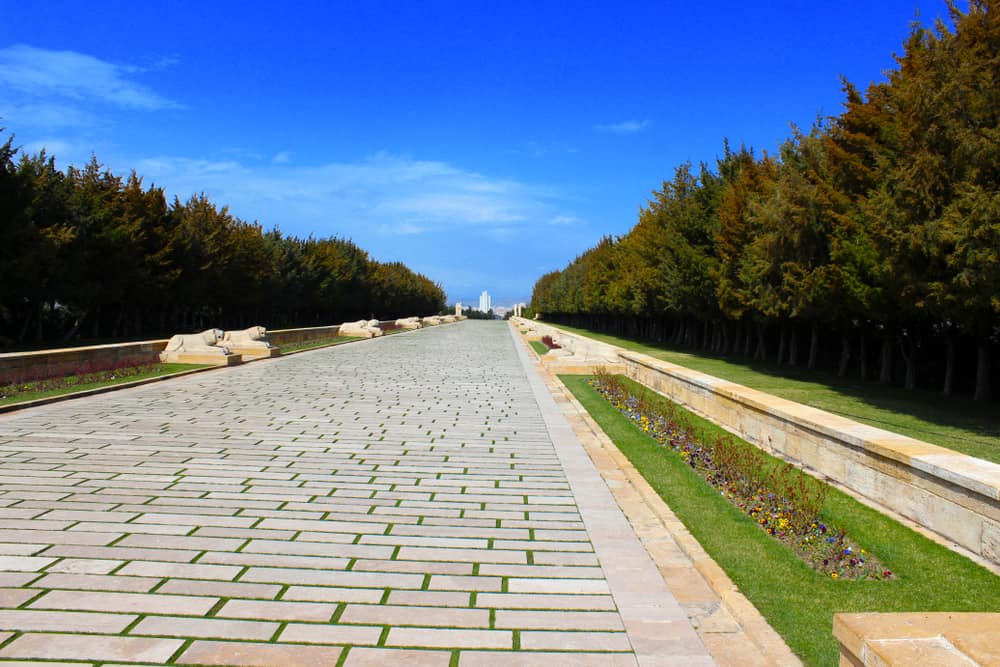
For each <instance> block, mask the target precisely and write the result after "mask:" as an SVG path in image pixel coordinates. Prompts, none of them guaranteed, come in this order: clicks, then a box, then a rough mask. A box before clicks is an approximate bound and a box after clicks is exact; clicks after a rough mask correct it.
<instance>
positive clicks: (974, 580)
mask: <svg viewBox="0 0 1000 667" xmlns="http://www.w3.org/2000/svg"><path fill="white" fill-rule="evenodd" d="M560 379H561V380H562V382H563V383H564V384H565V385H566V386H567V387H568V388H569V390H570V391H571V392H572V393H573V395H574V396H576V398H577V400H579V401H580V403H581V404H582V405H583V406H584V407H585V408H586V409H587V411H588V412H589V413H590V415H591V416H592V417H593V418H594V420H595V421H596V422H597V423H598V424H599V425H600V426H601V428H602V429H603V430H604V432H605V433H607V435H608V437H609V438H611V440H612V441H613V442H614V443H615V444H616V445H617V446H618V448H619V449H620V450H621V451H622V452H623V453H624V454H625V456H626V457H628V459H629V461H631V462H632V464H633V465H634V466H635V467H636V469H637V470H638V471H639V472H640V473H641V474H642V476H643V477H644V478H645V479H646V481H647V482H649V484H650V486H652V487H653V489H654V490H655V491H656V492H657V493H658V494H659V495H660V497H662V498H663V500H664V501H665V502H666V503H667V505H669V506H670V509H671V510H673V511H674V513H675V514H676V515H677V516H678V517H679V518H680V519H681V521H682V522H683V523H684V525H685V526H686V527H687V529H688V530H689V531H691V534H692V535H694V537H695V539H697V540H698V542H699V543H700V544H701V545H702V547H703V548H704V549H705V551H707V552H708V554H709V555H710V556H711V557H712V558H713V559H714V560H715V562H716V563H718V564H719V565H720V566H721V567H722V569H723V570H725V571H726V574H728V575H729V577H730V578H731V579H732V580H733V582H735V584H736V585H737V586H738V587H739V589H740V591H742V592H743V594H744V595H746V596H747V598H748V599H749V600H750V601H751V602H752V603H753V605H754V606H755V607H757V609H758V610H759V611H760V612H761V613H762V614H763V615H764V617H765V618H766V619H767V621H768V623H770V624H771V626H772V627H773V628H774V629H775V630H776V631H777V632H778V633H779V634H780V635H781V636H782V637H783V638H784V639H785V641H786V642H787V643H788V645H789V646H790V647H791V649H792V650H793V651H794V652H795V653H796V655H798V656H799V657H800V658H802V660H803V661H804V662H805V663H806V664H809V665H836V664H837V662H838V652H839V649H838V645H837V642H836V640H835V639H834V638H833V634H832V628H833V614H834V613H835V612H874V611H882V612H892V611H990V612H1000V577H997V576H996V575H994V574H992V573H991V572H989V571H988V570H986V569H985V568H983V567H981V566H979V565H977V564H975V563H973V562H972V561H970V560H969V559H967V558H964V557H963V556H960V555H958V554H956V553H954V552H952V551H949V550H948V549H946V548H945V547H943V546H941V545H939V544H936V543H935V542H932V541H931V540H929V539H927V538H926V537H924V536H922V535H920V534H918V533H916V532H914V531H912V530H910V529H909V528H906V527H905V526H903V525H901V524H899V523H898V522H896V521H894V520H892V519H890V518H888V517H886V516H884V515H882V514H880V513H879V512H877V511H875V510H873V509H871V508H869V507H866V506H865V505H862V504H861V503H859V502H858V501H856V500H854V499H852V498H851V497H849V496H847V495H846V494H844V493H842V492H840V491H838V490H837V489H831V490H830V493H829V494H828V496H827V500H826V504H825V505H824V507H823V511H822V516H823V518H824V519H825V520H827V521H828V522H830V523H832V524H835V525H837V526H840V527H841V528H842V529H844V530H845V531H847V533H848V534H850V535H851V536H852V537H853V538H854V539H855V540H856V541H857V542H858V543H859V544H861V545H862V546H863V547H865V548H866V549H867V550H868V551H870V552H872V553H874V554H876V555H877V556H878V557H879V558H880V559H881V560H882V562H883V563H884V564H885V565H886V567H888V568H889V569H891V570H892V571H893V573H894V574H895V575H896V578H895V579H893V580H889V581H833V580H831V579H830V578H829V577H826V576H823V575H822V574H820V573H818V572H815V571H814V570H812V569H811V568H810V567H809V566H808V565H807V564H806V563H804V562H803V561H801V560H800V559H799V558H798V557H796V555H795V553H794V552H793V551H792V550H791V548H789V547H787V546H785V545H783V544H781V543H779V542H777V541H775V540H774V539H772V538H771V537H769V536H768V535H766V534H765V533H764V532H763V531H762V530H760V529H759V528H757V526H756V525H755V524H754V522H753V520H752V519H750V518H748V517H747V516H746V515H745V514H743V513H742V512H740V511H739V510H738V509H737V508H736V507H734V506H733V505H731V504H730V503H729V502H728V501H726V500H725V499H724V498H723V497H722V496H721V495H720V494H719V493H718V492H717V491H716V490H714V489H713V488H712V487H711V486H710V485H709V484H708V483H707V482H706V481H705V480H703V479H702V478H700V477H699V476H698V475H697V474H696V473H695V472H693V471H692V470H691V469H690V468H689V466H688V465H687V464H686V463H684V462H683V461H682V460H681V458H680V457H679V456H678V455H677V454H675V453H674V452H672V451H669V450H666V449H664V448H663V447H661V446H660V445H659V444H657V442H656V441H655V440H653V439H652V438H651V437H649V436H648V435H646V434H645V433H643V432H642V430H641V429H640V428H639V427H638V426H636V425H635V424H633V423H632V422H631V421H630V420H629V419H628V418H627V417H625V416H623V415H621V414H620V413H618V411H617V410H615V409H614V407H612V406H611V405H610V404H609V403H608V402H607V401H605V400H604V398H603V397H601V396H600V395H599V394H598V393H597V392H596V391H595V390H594V389H593V388H592V387H590V386H589V385H588V384H587V381H588V380H589V379H590V377H589V376H580V375H562V376H560ZM664 400H666V399H664ZM687 416H688V418H689V419H690V420H691V422H692V424H694V426H695V429H696V431H697V432H698V433H699V435H700V436H701V437H703V438H706V439H711V440H713V441H714V439H715V437H716V436H718V435H720V434H723V433H725V432H724V431H723V430H722V429H720V428H719V427H717V426H715V425H714V424H712V423H711V422H708V421H706V420H704V419H701V418H700V417H698V416H697V415H694V414H691V413H688V415H687Z"/></svg>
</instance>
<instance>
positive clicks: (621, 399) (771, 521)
mask: <svg viewBox="0 0 1000 667" xmlns="http://www.w3.org/2000/svg"><path fill="white" fill-rule="evenodd" d="M591 386H593V387H594V388H595V389H596V390H597V391H598V393H600V394H601V395H602V396H603V397H604V398H605V399H606V400H607V401H608V402H609V403H611V405H612V406H614V408H615V409H616V410H618V412H620V413H621V414H623V415H625V416H626V417H628V418H629V419H630V420H631V421H632V422H633V423H635V424H636V425H637V426H638V427H639V428H641V429H642V430H643V431H644V432H645V433H646V434H648V435H649V436H651V437H652V438H654V439H655V440H656V441H657V442H659V443H660V444H661V445H663V446H664V447H667V448H670V449H672V450H674V451H675V452H677V453H678V455H679V456H680V457H681V459H682V460H683V461H684V462H685V463H687V464H688V465H689V466H690V467H691V469H692V470H694V471H695V472H696V473H698V474H699V475H700V476H701V477H702V478H704V479H705V480H706V481H707V482H708V483H709V484H711V485H712V486H713V487H715V488H716V489H718V490H719V492H720V494H721V495H722V496H723V497H725V498H726V499H727V500H728V501H729V502H731V503H732V504H733V505H735V506H736V507H738V508H739V509H740V510H741V511H742V512H743V513H744V514H746V515H747V516H749V517H750V518H751V519H753V520H754V523H756V524H757V526H759V527H760V529H761V530H763V531H764V532H766V533H767V534H768V535H771V536H772V537H774V538H775V539H777V540H779V541H781V542H783V543H785V544H787V545H788V546H790V547H791V548H792V549H793V550H794V551H795V552H796V553H797V554H798V555H799V557H800V558H802V559H803V560H804V561H805V562H806V563H808V564H809V565H810V566H811V567H812V568H813V569H815V570H817V571H819V572H822V573H823V574H826V575H828V576H829V577H830V578H831V579H879V580H880V579H889V578H891V577H892V572H890V571H889V570H888V569H886V568H885V567H883V566H882V564H881V563H879V562H878V559H876V558H875V557H874V556H872V555H871V554H869V553H868V552H867V551H865V550H864V549H862V548H860V547H859V546H858V545H857V544H855V543H854V542H852V541H851V540H850V539H849V538H848V536H847V534H846V533H845V532H844V531H842V530H840V529H838V528H836V527H834V526H830V525H828V524H827V523H825V522H824V521H823V520H822V519H821V516H820V513H821V510H822V508H823V504H824V503H825V501H826V495H827V491H828V487H827V486H826V484H824V483H823V482H821V481H819V480H817V479H815V478H813V477H810V476H809V475H807V474H806V473H804V472H802V471H801V470H799V469H798V468H796V467H795V466H793V465H792V464H790V463H785V462H780V461H779V462H775V461H773V460H772V459H771V458H770V457H769V456H767V455H766V454H765V453H764V452H762V451H760V450H759V449H757V448H756V447H753V446H749V445H745V444H741V443H737V442H736V441H734V440H733V438H731V437H729V436H726V437H722V436H719V437H718V438H716V440H715V442H714V443H712V444H708V443H704V442H701V441H700V440H699V438H697V437H696V434H695V431H694V428H693V426H692V425H691V422H690V421H689V420H688V419H687V418H686V417H685V416H684V415H682V414H681V413H680V412H679V411H678V409H677V407H676V406H675V405H674V404H673V403H671V402H669V401H667V400H665V399H662V398H659V397H657V398H656V399H654V398H652V397H651V396H650V395H649V393H648V392H644V391H640V392H634V391H632V390H631V389H629V388H628V387H627V386H626V385H625V383H624V382H622V381H621V379H620V378H619V377H618V376H614V375H610V374H608V373H606V372H598V373H597V375H596V376H595V377H594V379H592V380H591Z"/></svg>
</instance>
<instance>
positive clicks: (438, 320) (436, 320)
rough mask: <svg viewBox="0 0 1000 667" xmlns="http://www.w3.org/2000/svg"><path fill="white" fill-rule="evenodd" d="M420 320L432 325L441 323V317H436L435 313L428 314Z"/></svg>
mask: <svg viewBox="0 0 1000 667" xmlns="http://www.w3.org/2000/svg"><path fill="white" fill-rule="evenodd" d="M422 321H423V323H424V324H429V325H431V326H434V325H435V324H441V318H440V317H438V316H437V315H428V316H427V317H425V318H424V319H423V320H422Z"/></svg>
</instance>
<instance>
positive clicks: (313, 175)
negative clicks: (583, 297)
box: [133, 152, 576, 238]
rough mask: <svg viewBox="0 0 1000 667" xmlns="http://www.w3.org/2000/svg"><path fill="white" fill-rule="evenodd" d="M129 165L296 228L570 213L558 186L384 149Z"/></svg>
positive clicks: (474, 223)
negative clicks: (322, 158) (352, 155)
mask: <svg viewBox="0 0 1000 667" xmlns="http://www.w3.org/2000/svg"><path fill="white" fill-rule="evenodd" d="M279 155H280V154H279ZM133 164H134V166H135V167H136V169H137V170H138V172H139V173H140V174H143V175H145V176H146V177H147V181H154V182H156V183H157V184H158V185H160V186H163V187H165V188H166V189H167V190H168V192H171V193H173V194H176V195H178V196H180V197H181V198H185V197H187V196H188V195H190V194H191V193H193V192H201V191H205V192H207V193H208V194H209V195H210V196H211V197H212V199H213V200H215V201H216V202H217V203H218V204H230V205H231V206H232V210H233V212H234V213H236V214H237V215H241V216H244V217H246V216H253V217H259V219H260V220H261V222H262V223H264V224H265V225H266V226H271V225H274V224H279V225H280V226H281V227H282V228H283V229H286V230H288V231H290V232H293V233H297V234H308V233H311V232H315V233H317V234H321V235H323V234H328V233H332V232H336V233H340V234H344V233H346V234H348V235H352V236H354V237H356V238H363V237H365V236H366V235H368V234H371V233H373V232H374V233H378V234H380V235H386V234H399V235H408V236H413V235H426V234H434V233H450V232H453V231H455V230H461V231H462V233H471V234H477V233H478V234H482V235H484V236H485V235H487V234H489V235H490V236H493V237H494V238H495V237H496V231H495V230H496V229H498V228H503V229H519V228H523V227H526V226H530V225H534V224H546V223H550V222H551V221H554V220H561V221H564V222H563V224H566V223H568V222H569V221H572V220H576V218H575V217H574V216H572V215H570V214H568V213H566V212H564V211H562V210H560V209H561V202H560V201H559V199H560V198H559V195H558V193H554V192H553V191H552V190H551V189H549V188H545V187H541V186H534V185H530V184H527V183H523V182H519V181H513V180H508V179H498V178H491V177H488V176H485V175H483V174H480V173H477V172H474V171H470V170H466V169H461V168H459V167H456V166H454V165H451V164H449V163H447V162H440V161H432V160H415V159H412V158H407V157H402V156H397V155H393V154H390V153H386V152H380V153H376V154H374V155H372V156H369V157H368V158H365V159H363V160H359V161H355V162H333V163H328V164H323V165H318V166H300V165H294V164H290V163H287V162H282V161H279V160H274V159H272V160H271V161H269V162H264V163H262V162H259V161H252V162H240V161H238V160H234V159H231V158H226V159H222V160H211V159H190V158H177V157H156V158H147V159H144V160H139V161H138V162H133ZM289 223H292V224H291V225H290V224H289ZM477 229H478V230H479V231H478V232H477V231H476V230H477ZM503 235H504V236H509V235H510V234H509V233H508V232H504V234H503Z"/></svg>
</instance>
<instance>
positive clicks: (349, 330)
mask: <svg viewBox="0 0 1000 667" xmlns="http://www.w3.org/2000/svg"><path fill="white" fill-rule="evenodd" d="M337 335H338V336H360V337H361V338H375V337H376V336H381V335H382V330H381V329H379V327H378V320H358V321H357V322H344V323H343V324H341V325H340V329H338V331H337Z"/></svg>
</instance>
